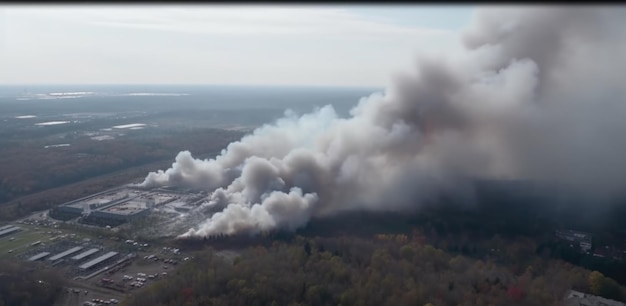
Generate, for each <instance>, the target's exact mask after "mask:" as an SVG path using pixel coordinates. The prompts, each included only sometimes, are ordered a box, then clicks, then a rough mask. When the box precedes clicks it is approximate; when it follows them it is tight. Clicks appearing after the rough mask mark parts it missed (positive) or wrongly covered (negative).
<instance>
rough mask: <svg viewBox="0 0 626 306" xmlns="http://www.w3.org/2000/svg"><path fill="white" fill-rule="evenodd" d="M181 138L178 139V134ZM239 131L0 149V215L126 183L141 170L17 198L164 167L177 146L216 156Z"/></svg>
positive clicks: (39, 142) (203, 131)
mask: <svg viewBox="0 0 626 306" xmlns="http://www.w3.org/2000/svg"><path fill="white" fill-rule="evenodd" d="M182 136H184V137H182ZM241 136H242V133H241V132H238V131H228V130H222V129H206V128H204V129H200V128H199V129H191V130H187V131H170V132H167V133H166V134H159V135H154V136H151V137H147V136H145V135H144V136H143V137H135V138H123V139H115V140H109V141H93V140H91V139H89V138H88V137H82V138H78V139H75V140H74V141H73V142H72V145H71V146H69V147H58V148H53V149H46V148H44V147H43V140H32V141H24V142H21V143H16V144H14V145H11V146H4V147H0V168H1V169H3V171H2V173H0V203H2V202H5V203H4V204H3V205H2V206H1V207H0V216H1V217H2V219H5V220H12V219H15V218H18V217H21V216H24V215H25V214H28V213H30V212H32V211H37V210H42V209H48V208H51V207H53V206H55V205H58V204H61V203H63V202H65V201H69V200H73V199H76V198H80V197H83V196H86V195H88V194H90V193H94V192H99V191H102V190H105V189H107V188H111V187H113V186H117V185H121V184H125V183H129V181H131V180H134V179H137V176H144V175H146V174H147V172H148V171H154V170H156V169H142V170H141V171H140V172H138V173H133V175H135V176H128V175H121V176H118V177H117V178H115V179H113V180H111V178H109V182H108V184H105V183H103V182H92V183H91V184H89V187H90V188H85V187H84V186H82V187H81V188H70V189H63V190H59V191H57V192H53V193H51V194H47V195H46V196H45V197H43V198H38V199H31V200H26V199H21V198H20V197H23V196H26V195H29V194H34V193H37V192H40V191H43V190H50V189H53V188H56V187H60V186H65V185H69V184H73V183H77V182H81V181H85V180H88V179H90V178H94V177H97V176H101V175H105V174H110V173H116V172H119V171H122V170H126V169H129V168H132V167H138V166H145V165H151V164H153V163H155V162H159V161H161V162H164V166H169V164H171V162H172V161H173V159H174V157H175V156H176V154H177V153H178V152H179V151H181V150H190V151H191V152H193V153H194V155H196V156H207V155H210V154H213V155H215V154H218V153H219V152H220V151H221V150H222V149H223V148H224V147H226V145H228V144H229V143H230V142H232V141H234V140H236V139H239V138H241Z"/></svg>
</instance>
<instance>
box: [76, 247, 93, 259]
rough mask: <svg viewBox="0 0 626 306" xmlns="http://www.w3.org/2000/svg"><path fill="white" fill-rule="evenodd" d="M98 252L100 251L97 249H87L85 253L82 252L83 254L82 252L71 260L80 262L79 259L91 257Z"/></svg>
mask: <svg viewBox="0 0 626 306" xmlns="http://www.w3.org/2000/svg"><path fill="white" fill-rule="evenodd" d="M98 251H100V249H98V248H93V249H89V250H87V251H84V252H82V253H80V254H78V255H76V256H74V257H72V260H81V259H84V258H87V257H88V256H91V255H93V254H95V253H97V252H98Z"/></svg>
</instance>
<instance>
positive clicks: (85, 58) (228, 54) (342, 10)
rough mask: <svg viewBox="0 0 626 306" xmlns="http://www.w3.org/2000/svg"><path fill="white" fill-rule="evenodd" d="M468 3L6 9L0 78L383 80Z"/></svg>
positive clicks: (438, 39)
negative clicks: (434, 4) (452, 4)
mask: <svg viewBox="0 0 626 306" xmlns="http://www.w3.org/2000/svg"><path fill="white" fill-rule="evenodd" d="M472 13H473V8H472V7H464V6H432V5H429V6H410V7H407V6H381V5H378V6H371V7H366V6H327V7H305V6H290V7H278V6H268V5H264V6H258V7H251V6H232V7H226V6H216V5H212V6H209V5H187V6H173V5H170V6H161V7H157V6H147V5H144V6H112V5H108V6H93V5H91V6H67V5H55V6H49V7H46V6H37V5H28V6H3V7H0V84H244V85H245V84H248V85H322V86H323V85H331V86H376V87H379V86H384V85H385V84H386V83H387V82H388V81H389V78H390V77H391V75H392V74H394V73H395V72H400V71H406V70H410V68H409V67H408V66H410V65H411V64H413V63H414V61H415V57H416V55H417V54H418V53H419V52H441V51H443V52H456V51H455V50H458V48H460V45H459V42H458V40H457V35H458V33H459V30H460V29H461V28H462V27H463V26H464V25H466V24H467V23H468V22H469V21H470V19H471V17H472Z"/></svg>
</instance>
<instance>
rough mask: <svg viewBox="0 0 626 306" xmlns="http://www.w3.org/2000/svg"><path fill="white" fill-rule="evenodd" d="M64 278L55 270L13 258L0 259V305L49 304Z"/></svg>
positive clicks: (58, 291)
mask: <svg viewBox="0 0 626 306" xmlns="http://www.w3.org/2000/svg"><path fill="white" fill-rule="evenodd" d="M63 286H64V280H63V278H62V277H61V276H60V275H58V274H57V273H56V272H54V271H52V270H50V269H45V268H42V267H39V266H36V265H35V264H30V263H22V262H19V261H15V260H11V261H9V260H1V261H0V306H50V305H53V304H54V302H55V301H56V300H57V299H58V298H59V297H60V296H61V294H62V292H63Z"/></svg>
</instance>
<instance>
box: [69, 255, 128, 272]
mask: <svg viewBox="0 0 626 306" xmlns="http://www.w3.org/2000/svg"><path fill="white" fill-rule="evenodd" d="M117 254H119V253H118V252H113V251H111V252H108V253H106V254H104V255H102V256H100V257H98V258H94V259H92V260H90V261H88V262H86V263H84V264H82V265H80V266H78V268H80V269H82V270H87V269H89V268H91V267H93V266H95V265H97V264H99V263H101V262H103V261H105V260H107V259H109V258H112V257H113V256H116V255H117Z"/></svg>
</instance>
